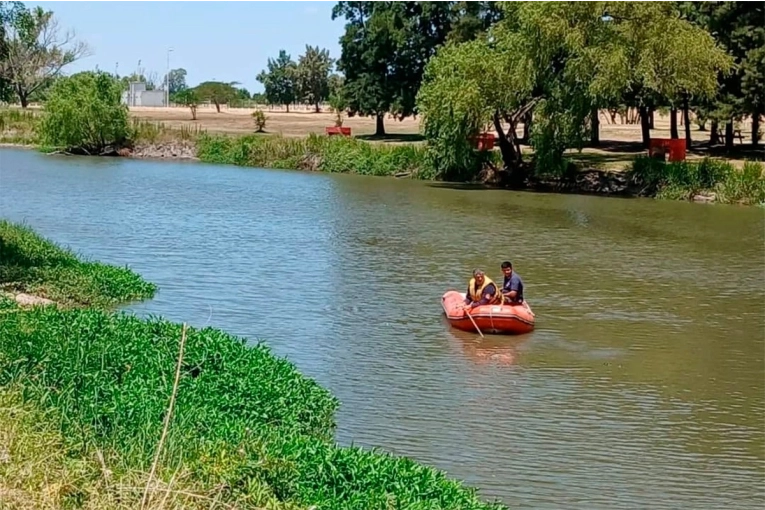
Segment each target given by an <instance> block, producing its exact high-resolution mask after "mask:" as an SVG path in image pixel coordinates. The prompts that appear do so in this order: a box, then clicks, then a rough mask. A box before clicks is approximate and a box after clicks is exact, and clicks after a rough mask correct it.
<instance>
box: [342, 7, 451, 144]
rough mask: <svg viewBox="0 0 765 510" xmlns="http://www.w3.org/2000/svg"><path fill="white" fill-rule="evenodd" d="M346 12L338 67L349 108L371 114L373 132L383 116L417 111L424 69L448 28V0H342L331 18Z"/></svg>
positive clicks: (377, 131) (380, 125)
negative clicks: (370, 0) (373, 119)
mask: <svg viewBox="0 0 765 510" xmlns="http://www.w3.org/2000/svg"><path fill="white" fill-rule="evenodd" d="M341 16H342V17H344V18H345V19H346V21H347V23H346V25H345V33H344V34H343V36H342V37H341V38H340V47H341V57H340V59H339V61H338V63H337V68H338V70H339V71H341V72H342V73H343V74H344V75H345V96H346V98H347V100H348V108H349V110H350V111H351V113H354V114H355V113H360V114H362V115H373V116H375V118H376V128H375V134H376V135H377V136H383V135H385V124H384V118H385V114H386V113H392V114H394V115H395V116H396V117H397V118H399V119H403V118H405V117H408V116H410V115H412V114H413V113H415V108H416V101H415V97H416V94H417V90H418V89H419V86H420V82H421V79H422V72H423V69H424V67H425V64H426V62H427V61H428V59H429V58H430V57H431V56H432V55H433V53H434V52H435V48H436V47H437V46H438V45H439V44H441V43H443V41H445V40H446V36H447V34H448V32H449V29H450V26H451V25H450V21H451V4H450V3H448V2H338V3H337V5H336V6H335V7H334V8H333V10H332V19H336V18H338V17H341Z"/></svg>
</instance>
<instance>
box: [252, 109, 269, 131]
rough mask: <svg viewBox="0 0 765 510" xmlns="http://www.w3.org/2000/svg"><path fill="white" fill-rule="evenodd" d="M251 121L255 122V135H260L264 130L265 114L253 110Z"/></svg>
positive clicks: (261, 111)
mask: <svg viewBox="0 0 765 510" xmlns="http://www.w3.org/2000/svg"><path fill="white" fill-rule="evenodd" d="M252 120H254V121H255V132H256V133H262V132H263V130H264V129H266V120H267V117H266V114H265V113H263V110H255V111H254V112H252Z"/></svg>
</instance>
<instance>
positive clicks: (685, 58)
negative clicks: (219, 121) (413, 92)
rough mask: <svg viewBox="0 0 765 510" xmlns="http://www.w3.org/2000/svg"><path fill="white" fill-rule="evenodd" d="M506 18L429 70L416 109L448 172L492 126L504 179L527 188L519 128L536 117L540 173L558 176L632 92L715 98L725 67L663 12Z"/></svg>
mask: <svg viewBox="0 0 765 510" xmlns="http://www.w3.org/2000/svg"><path fill="white" fill-rule="evenodd" d="M501 9H502V10H503V11H504V14H503V19H502V20H501V21H499V22H498V23H496V24H495V25H494V26H492V27H491V28H490V29H489V32H488V34H487V35H488V36H487V37H485V38H480V39H478V40H475V41H471V42H467V43H461V44H454V43H450V44H447V45H446V46H445V47H444V48H442V49H441V50H439V52H438V53H437V55H436V56H435V57H434V58H433V59H432V60H431V61H430V62H429V64H428V66H427V68H426V72H425V81H424V83H423V87H422V89H421V90H420V95H419V105H420V109H421V112H422V114H423V117H424V129H425V134H426V137H427V138H428V141H429V146H430V151H431V154H433V157H434V158H435V160H436V163H437V168H439V169H440V170H441V171H442V172H446V171H449V170H452V171H453V170H454V169H455V167H457V168H459V167H460V166H461V165H467V164H469V163H470V162H471V161H472V159H471V158H472V155H471V151H470V147H469V143H468V138H469V137H470V136H473V135H475V134H476V133H478V132H479V130H481V129H484V128H485V127H486V126H487V125H492V126H493V127H494V129H495V131H496V132H497V137H498V139H499V148H500V152H501V154H502V159H503V163H504V166H505V170H507V171H508V173H509V176H510V178H511V181H514V182H519V181H521V180H522V179H523V178H525V177H526V172H527V168H526V167H525V166H524V165H523V161H522V159H521V154H520V143H519V140H518V136H517V134H516V127H517V125H518V123H519V122H520V120H521V119H522V118H524V117H525V116H526V115H527V114H528V113H530V112H531V111H532V110H533V111H534V115H535V117H534V118H535V120H534V126H533V129H532V136H531V138H532V140H531V144H532V145H533V147H534V152H535V159H536V168H537V169H545V170H559V171H560V170H562V169H564V168H565V162H564V161H563V152H564V150H565V149H566V148H570V147H582V145H583V142H584V138H585V137H586V136H587V135H588V130H589V129H588V127H587V123H586V120H587V119H588V118H589V117H590V115H591V114H592V111H593V110H594V109H595V108H596V107H598V106H600V105H603V104H616V103H617V102H618V101H619V100H620V99H621V98H622V96H623V95H624V93H625V91H629V90H637V91H638V94H637V97H638V99H639V100H640V99H643V100H645V98H646V97H647V96H648V94H653V95H655V96H659V97H664V98H670V99H671V100H678V99H679V98H681V97H682V95H683V94H695V95H701V96H703V95H709V94H711V93H713V92H714V90H715V87H716V84H715V83H716V82H715V77H716V75H717V72H718V71H720V70H722V69H724V68H725V67H726V65H727V64H728V61H727V59H726V56H725V54H724V52H723V51H721V50H720V49H719V48H717V47H716V46H715V45H714V41H712V40H711V37H710V36H709V34H707V33H706V32H704V31H702V30H699V29H698V28H697V27H694V26H692V25H691V24H690V23H688V22H687V21H684V20H681V19H680V18H679V15H678V13H677V12H676V11H675V10H672V8H671V6H669V7H668V6H667V5H666V4H663V3H660V2H656V3H649V2H638V3H614V4H610V3H601V2H533V3H532V2H529V3H507V4H504V5H502V6H501ZM644 105H645V103H643V106H641V108H645V106H644ZM641 113H643V114H644V115H643V118H644V119H647V118H648V117H647V116H646V115H645V112H644V111H643V110H641Z"/></svg>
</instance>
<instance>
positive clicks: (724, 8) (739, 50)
mask: <svg viewBox="0 0 765 510" xmlns="http://www.w3.org/2000/svg"><path fill="white" fill-rule="evenodd" d="M680 8H681V10H682V12H683V13H684V14H685V15H686V16H687V17H688V19H689V20H691V21H693V22H694V23H696V24H698V25H699V26H701V27H703V28H705V29H706V30H708V31H709V32H710V33H711V34H712V35H713V36H714V38H715V39H716V40H717V41H718V42H719V43H720V44H721V45H722V46H723V47H724V48H725V49H726V50H727V52H728V53H729V54H730V56H731V57H732V58H733V59H734V61H735V68H734V69H733V72H731V73H728V74H727V75H722V74H721V75H720V76H719V92H718V94H716V95H715V97H714V98H712V100H711V101H704V102H702V104H701V105H700V106H701V107H702V109H703V110H704V113H705V116H707V117H708V118H710V119H712V121H713V123H714V124H716V123H717V122H721V123H724V124H726V128H728V129H726V131H727V132H726V145H728V146H729V147H731V146H732V145H733V130H732V122H733V120H741V119H742V118H743V117H744V116H746V115H750V116H751V117H752V143H753V144H754V145H757V144H758V142H759V140H758V138H757V132H758V129H759V123H760V117H761V116H762V115H763V114H765V93H763V90H765V21H764V20H765V6H763V3H762V2H680ZM714 124H713V130H712V137H713V140H712V141H716V140H714V137H716V134H717V133H716V129H714Z"/></svg>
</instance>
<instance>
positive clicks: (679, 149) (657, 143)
mask: <svg viewBox="0 0 765 510" xmlns="http://www.w3.org/2000/svg"><path fill="white" fill-rule="evenodd" d="M667 152H669V160H670V161H683V160H685V153H686V147H685V138H651V139H650V140H649V142H648V156H649V157H652V158H653V157H655V156H658V155H661V159H664V158H665V157H666V154H667Z"/></svg>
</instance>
